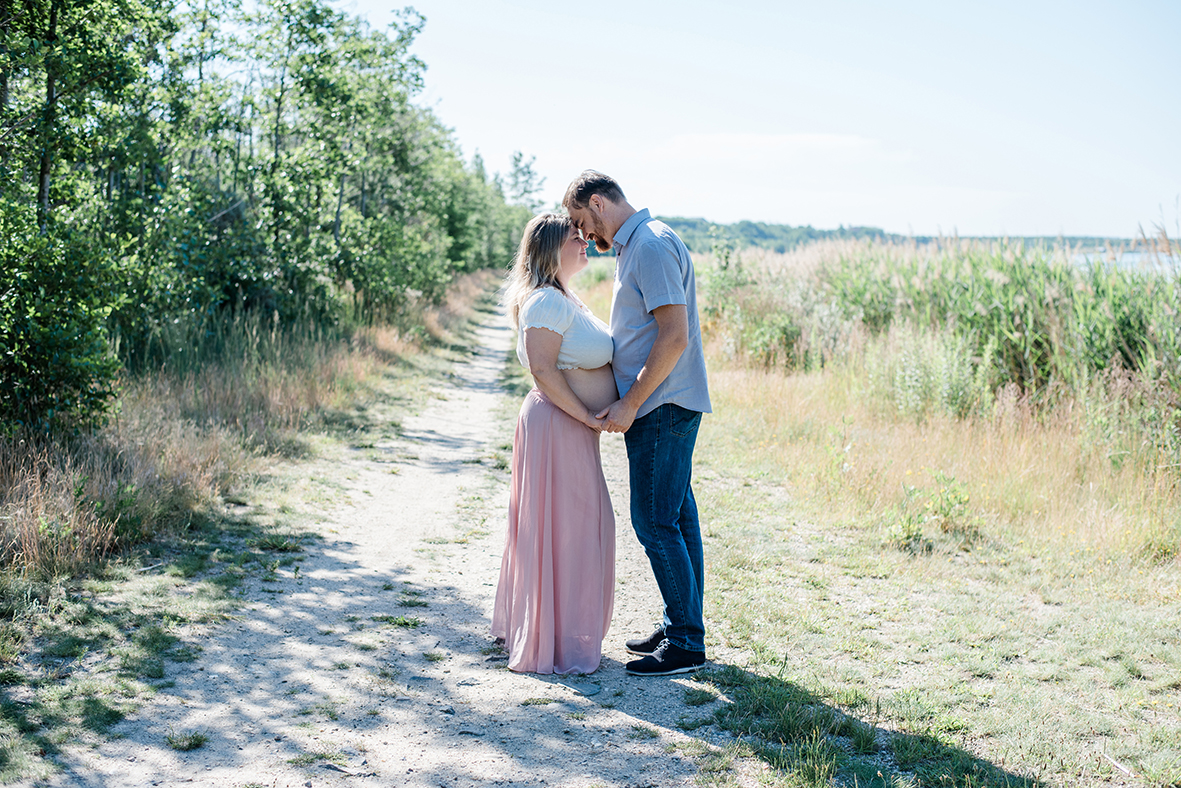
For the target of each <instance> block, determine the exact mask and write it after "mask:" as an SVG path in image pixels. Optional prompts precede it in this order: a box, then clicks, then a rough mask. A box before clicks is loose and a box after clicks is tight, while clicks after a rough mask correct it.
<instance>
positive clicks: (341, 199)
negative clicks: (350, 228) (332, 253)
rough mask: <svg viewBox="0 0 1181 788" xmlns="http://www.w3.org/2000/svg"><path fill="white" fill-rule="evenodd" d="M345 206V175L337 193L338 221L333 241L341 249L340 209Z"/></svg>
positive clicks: (341, 179)
mask: <svg viewBox="0 0 1181 788" xmlns="http://www.w3.org/2000/svg"><path fill="white" fill-rule="evenodd" d="M342 205H344V173H343V172H342V173H341V174H340V189H339V191H337V192H336V221H335V222H334V223H333V225H332V240H333V241H335V242H336V248H337V249H339V248H340V209H341V206H342Z"/></svg>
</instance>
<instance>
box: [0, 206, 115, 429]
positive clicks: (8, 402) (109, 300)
mask: <svg viewBox="0 0 1181 788" xmlns="http://www.w3.org/2000/svg"><path fill="white" fill-rule="evenodd" d="M0 239H2V244H0V423H8V424H10V425H21V426H23V427H25V428H29V429H33V430H40V429H45V428H48V427H50V426H53V425H55V424H64V425H73V424H79V423H85V422H87V421H89V420H92V419H94V418H96V417H98V416H100V415H101V414H102V413H103V411H104V409H105V406H106V403H107V402H108V400H109V398H110V396H111V395H112V394H113V393H114V379H115V374H116V372H117V370H118V362H117V360H116V358H115V357H114V354H113V353H112V352H111V348H110V345H109V343H108V342H107V334H106V320H107V318H108V316H109V315H110V313H111V311H112V309H114V308H115V307H116V306H117V305H118V304H119V303H120V300H121V299H120V294H119V291H118V287H117V281H116V274H117V270H116V266H115V264H114V262H113V260H112V258H111V256H110V254H109V253H108V252H107V250H105V249H103V248H101V247H100V246H99V245H98V244H97V243H96V241H95V239H93V238H87V237H86V236H85V235H83V234H82V233H78V232H73V231H71V230H69V229H66V228H63V227H61V226H59V225H57V224H56V223H53V224H51V225H50V226H49V227H48V228H47V229H46V231H45V232H41V231H39V230H38V227H37V222H36V215H35V213H34V210H33V208H32V207H31V206H29V207H22V206H18V205H15V204H14V203H13V202H12V201H11V200H7V199H3V198H0Z"/></svg>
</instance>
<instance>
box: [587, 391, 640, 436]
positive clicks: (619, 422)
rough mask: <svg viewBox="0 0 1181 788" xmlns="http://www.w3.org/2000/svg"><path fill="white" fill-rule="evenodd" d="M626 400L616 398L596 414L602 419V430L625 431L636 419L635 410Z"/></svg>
mask: <svg viewBox="0 0 1181 788" xmlns="http://www.w3.org/2000/svg"><path fill="white" fill-rule="evenodd" d="M637 410H639V408H633V407H632V406H631V405H629V404H628V403H627V400H622V399H617V400H615V401H614V402H612V403H611V404H610V405H608V406H607V407H605V408H603V409H602V410H601V411H599V412H598V414H596V416H595V418H599V419H603V432H627V431H628V430H629V429H631V426H632V422H633V421H635V420H636V411H637Z"/></svg>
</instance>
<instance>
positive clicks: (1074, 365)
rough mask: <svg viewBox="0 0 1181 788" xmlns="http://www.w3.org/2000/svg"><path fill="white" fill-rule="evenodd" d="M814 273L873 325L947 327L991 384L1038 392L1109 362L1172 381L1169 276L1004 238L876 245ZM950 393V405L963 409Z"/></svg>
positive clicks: (966, 375) (1077, 382) (1179, 297)
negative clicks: (916, 247) (911, 249)
mask: <svg viewBox="0 0 1181 788" xmlns="http://www.w3.org/2000/svg"><path fill="white" fill-rule="evenodd" d="M819 277H820V279H821V281H822V282H823V283H824V285H825V286H826V287H827V288H828V289H829V290H830V292H832V293H833V295H834V297H835V298H836V300H837V301H838V302H839V303H840V304H841V306H842V307H843V309H844V311H845V314H846V315H847V316H848V317H850V318H854V319H857V320H860V321H861V322H862V323H863V324H864V325H865V326H866V327H867V328H868V329H869V330H870V331H871V332H874V333H881V332H884V331H886V330H887V329H888V328H890V327H891V326H896V325H899V324H900V323H903V322H907V323H910V324H912V325H914V326H915V327H916V328H917V329H918V330H919V331H922V332H926V331H932V330H935V331H938V330H942V329H947V330H949V331H951V332H952V333H953V335H954V336H955V337H956V341H957V342H958V346H957V347H956V348H954V349H953V350H952V351H951V352H952V353H956V354H958V355H961V356H966V357H969V358H973V359H976V360H975V361H974V366H976V367H984V368H985V370H986V371H985V372H984V378H985V381H986V382H987V383H988V385H989V386H990V388H994V389H995V388H996V387H999V386H1001V385H1005V384H1008V383H1012V384H1014V385H1016V386H1017V387H1018V388H1019V389H1020V391H1022V392H1025V393H1030V394H1036V395H1041V394H1044V393H1046V392H1047V391H1049V390H1051V389H1052V388H1053V387H1054V386H1066V387H1068V388H1077V387H1079V386H1085V385H1087V384H1088V383H1089V382H1090V380H1091V379H1092V378H1093V377H1094V375H1095V374H1096V373H1098V372H1101V371H1103V370H1105V369H1108V368H1109V367H1112V366H1114V367H1119V368H1123V369H1128V370H1135V371H1138V372H1141V373H1144V374H1146V375H1148V376H1150V377H1156V376H1164V377H1166V378H1170V379H1174V378H1175V373H1174V370H1175V369H1176V363H1175V362H1176V361H1177V359H1178V357H1179V353H1181V324H1179V323H1178V320H1177V314H1178V307H1179V306H1181V291H1179V289H1178V283H1177V280H1176V279H1174V278H1171V277H1166V276H1161V275H1159V274H1155V273H1149V272H1145V271H1137V270H1134V269H1129V268H1119V267H1112V266H1104V265H1101V264H1095V265H1091V266H1089V267H1085V268H1080V267H1078V266H1074V265H1071V264H1070V263H1068V262H1067V261H1066V260H1065V259H1063V257H1062V256H1061V255H1055V254H1052V253H1051V252H1049V251H1047V250H1045V249H1042V248H1035V249H1026V248H1024V247H1021V246H1017V247H1012V246H1007V245H1004V244H1001V245H999V246H997V247H995V248H991V249H986V248H984V247H981V246H965V247H961V246H951V247H947V248H942V249H939V250H936V251H935V252H933V253H929V254H915V253H908V252H907V250H905V249H903V248H898V247H888V246H877V247H871V248H867V249H865V250H864V251H863V252H862V253H859V254H854V255H842V256H840V257H839V259H837V260H835V261H832V262H831V263H830V264H828V265H825V266H824V267H823V268H822V269H821V271H820V273H819ZM974 374H975V373H974V372H973V371H972V370H970V369H968V368H961V369H959V370H958V371H957V372H956V373H955V374H954V375H952V377H957V376H958V377H959V378H960V383H961V384H962V385H969V382H970V381H971V379H972V378H973V377H974ZM977 394H979V392H977ZM957 400H958V401H959V402H961V403H962V398H954V397H953V398H952V401H951V402H950V403H948V404H950V405H951V406H952V407H951V408H949V409H951V410H953V411H955V410H957V409H958V410H960V412H959V413H957V415H963V408H962V407H960V405H958V404H957ZM907 407H910V406H907ZM904 409H907V408H904ZM911 409H912V410H913V408H911Z"/></svg>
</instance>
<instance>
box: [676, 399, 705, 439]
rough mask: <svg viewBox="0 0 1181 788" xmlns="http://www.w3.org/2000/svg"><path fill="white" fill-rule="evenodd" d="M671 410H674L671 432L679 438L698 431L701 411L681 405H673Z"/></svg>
mask: <svg viewBox="0 0 1181 788" xmlns="http://www.w3.org/2000/svg"><path fill="white" fill-rule="evenodd" d="M670 410H671V411H672V414H671V416H672V423H671V424H669V427H668V431H669V432H671V433H672V434H673V435H676V436H677V437H678V438H684V437H686V436H688V435H692V434H694V433H695V432H697V426H698V425H699V424H701V413H699V412H698V411H695V410H688V409H687V408H682V407H681V406H680V405H672V406H671V407H670Z"/></svg>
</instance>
